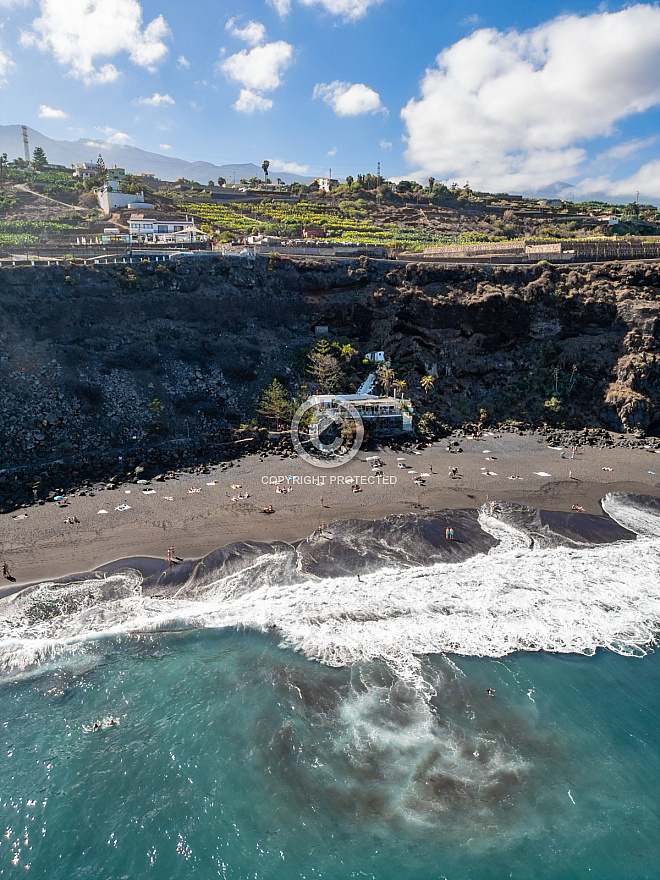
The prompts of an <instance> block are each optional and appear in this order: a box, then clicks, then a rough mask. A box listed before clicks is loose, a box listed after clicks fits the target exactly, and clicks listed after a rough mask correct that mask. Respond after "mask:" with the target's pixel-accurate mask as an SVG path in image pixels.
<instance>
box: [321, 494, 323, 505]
mask: <svg viewBox="0 0 660 880" xmlns="http://www.w3.org/2000/svg"><path fill="white" fill-rule="evenodd" d="M321 507H323V495H321Z"/></svg>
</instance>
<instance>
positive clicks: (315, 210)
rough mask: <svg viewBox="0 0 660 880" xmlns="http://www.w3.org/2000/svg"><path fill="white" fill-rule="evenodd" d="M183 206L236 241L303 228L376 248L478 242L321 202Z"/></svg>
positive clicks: (186, 202) (189, 202)
mask: <svg viewBox="0 0 660 880" xmlns="http://www.w3.org/2000/svg"><path fill="white" fill-rule="evenodd" d="M177 207H178V208H179V209H180V210H182V211H185V212H186V213H188V214H192V215H194V216H195V217H196V218H197V219H198V221H199V223H200V224H205V225H208V226H209V227H211V228H212V229H213V231H214V232H220V233H222V232H229V233H231V234H232V235H234V236H236V237H242V236H245V235H249V234H251V233H252V232H267V233H270V234H273V235H280V236H283V237H287V238H299V237H300V236H301V235H302V230H303V228H309V227H314V228H316V229H318V230H319V231H320V233H322V234H319V236H318V237H319V238H321V239H322V240H324V241H327V242H329V243H332V244H370V245H381V246H385V247H396V248H403V249H405V250H420V249H422V248H425V247H433V246H436V247H437V246H438V245H442V244H463V243H469V242H471V241H475V240H476V237H475V236H472V235H469V234H466V235H457V236H449V235H437V234H434V233H433V232H431V231H429V230H427V229H422V228H416V227H412V226H400V225H398V224H394V223H384V224H378V223H376V222H374V220H373V219H371V218H370V217H369V216H366V217H359V216H349V214H353V215H355V214H356V213H359V212H356V211H345V210H342V208H341V207H338V206H333V205H324V204H319V203H318V202H308V201H300V202H297V203H291V202H284V201H279V200H264V201H262V202H260V203H259V204H245V203H232V204H229V205H218V204H214V203H213V202H211V201H201V200H193V199H190V198H183V199H179V200H178V202H177ZM365 213H366V212H365Z"/></svg>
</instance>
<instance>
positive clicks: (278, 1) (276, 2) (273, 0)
mask: <svg viewBox="0 0 660 880" xmlns="http://www.w3.org/2000/svg"><path fill="white" fill-rule="evenodd" d="M267 2H268V4H269V5H270V6H272V7H273V9H274V10H275V11H276V12H277V14H278V15H279V16H280V17H281V18H286V16H287V15H288V14H289V13H290V12H291V0H267Z"/></svg>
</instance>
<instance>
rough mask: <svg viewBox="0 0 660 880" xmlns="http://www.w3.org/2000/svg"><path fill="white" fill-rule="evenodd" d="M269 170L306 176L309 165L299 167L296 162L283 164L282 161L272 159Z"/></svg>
mask: <svg viewBox="0 0 660 880" xmlns="http://www.w3.org/2000/svg"><path fill="white" fill-rule="evenodd" d="M270 164H271V169H273V168H274V169H275V170H276V171H285V172H287V173H288V174H307V173H308V172H309V165H299V164H298V162H285V161H284V159H273V161H272V162H271V163H270Z"/></svg>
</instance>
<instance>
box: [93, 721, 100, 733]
mask: <svg viewBox="0 0 660 880" xmlns="http://www.w3.org/2000/svg"><path fill="white" fill-rule="evenodd" d="M100 729H101V725H100V724H99V722H98V721H95V722H94V724H92V730H93V731H94V733H96V731H97V730H100Z"/></svg>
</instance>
